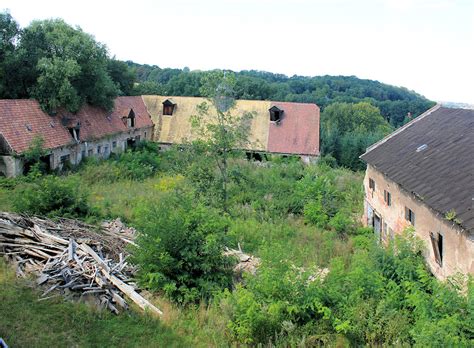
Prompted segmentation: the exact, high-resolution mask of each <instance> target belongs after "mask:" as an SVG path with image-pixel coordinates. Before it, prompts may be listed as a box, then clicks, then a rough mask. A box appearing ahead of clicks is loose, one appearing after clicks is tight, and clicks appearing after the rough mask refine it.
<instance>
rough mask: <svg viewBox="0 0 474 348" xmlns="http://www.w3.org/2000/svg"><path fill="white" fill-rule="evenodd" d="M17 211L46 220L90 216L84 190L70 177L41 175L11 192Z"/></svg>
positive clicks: (90, 211) (90, 212)
mask: <svg viewBox="0 0 474 348" xmlns="http://www.w3.org/2000/svg"><path fill="white" fill-rule="evenodd" d="M12 201H13V207H14V209H15V210H16V211H17V212H22V213H28V214H35V215H46V216H50V217H54V216H65V217H86V216H88V215H91V214H93V212H92V210H91V208H90V207H89V204H88V200H87V191H86V190H85V188H84V187H83V186H82V185H80V184H79V182H78V180H77V179H75V178H72V177H57V176H52V175H48V176H44V177H39V178H37V179H35V180H33V181H32V182H24V183H21V184H19V185H18V186H17V187H15V189H14V190H13V192H12Z"/></svg>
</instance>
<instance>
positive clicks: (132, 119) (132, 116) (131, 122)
mask: <svg viewBox="0 0 474 348" xmlns="http://www.w3.org/2000/svg"><path fill="white" fill-rule="evenodd" d="M127 127H128V128H133V127H135V112H133V110H132V109H130V112H129V113H128V116H127Z"/></svg>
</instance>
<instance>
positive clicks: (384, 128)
mask: <svg viewBox="0 0 474 348" xmlns="http://www.w3.org/2000/svg"><path fill="white" fill-rule="evenodd" d="M391 130H392V127H390V125H389V124H388V123H387V121H386V120H385V119H384V118H383V116H382V115H381V114H380V110H379V109H378V108H377V107H375V106H373V105H372V104H370V103H368V102H360V103H357V104H349V103H334V104H331V105H329V106H328V107H327V108H326V109H324V111H323V113H322V115H321V152H322V153H323V154H324V155H329V156H332V157H334V158H335V159H336V162H337V163H338V164H339V165H342V166H344V167H347V168H351V169H352V170H361V169H364V168H365V163H363V162H362V161H361V160H360V159H359V156H360V155H362V154H363V153H364V152H365V150H366V149H367V147H369V146H370V145H372V144H373V143H375V142H376V141H377V140H379V139H381V138H382V137H383V136H385V135H387V134H388V133H390V131H391Z"/></svg>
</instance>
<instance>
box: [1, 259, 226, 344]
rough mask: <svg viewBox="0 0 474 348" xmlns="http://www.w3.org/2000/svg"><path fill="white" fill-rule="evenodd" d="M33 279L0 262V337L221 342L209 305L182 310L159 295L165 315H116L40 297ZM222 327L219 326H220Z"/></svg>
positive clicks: (83, 341) (217, 320)
mask: <svg viewBox="0 0 474 348" xmlns="http://www.w3.org/2000/svg"><path fill="white" fill-rule="evenodd" d="M30 283H32V282H31V281H28V280H19V279H16V278H15V275H14V273H13V272H12V270H11V268H10V267H9V266H7V265H5V263H4V262H2V261H0V304H1V305H0V337H2V338H3V339H4V340H5V341H6V342H7V344H8V345H9V346H10V347H222V346H224V345H225V342H226V339H225V336H224V332H223V329H224V328H225V322H223V321H222V320H221V319H220V316H219V315H218V313H215V312H213V311H212V310H211V309H207V308H206V307H197V308H192V309H191V308H190V309H187V310H186V311H182V310H180V309H179V308H177V307H176V306H174V305H171V304H170V303H167V302H166V301H164V300H161V301H159V302H158V303H157V305H158V306H160V308H162V309H163V310H164V312H165V317H164V318H162V319H161V320H160V319H156V318H153V317H151V316H148V315H145V314H143V313H139V312H135V311H133V310H132V311H129V312H126V313H122V314H120V315H118V316H116V315H113V314H110V313H109V312H108V311H99V310H97V309H95V308H92V307H90V306H88V305H86V304H80V303H73V302H70V301H67V300H64V299H62V298H60V297H58V298H54V299H47V300H44V301H40V300H39V292H38V291H36V290H33V289H32V288H30V287H29V286H30ZM219 328H220V330H219Z"/></svg>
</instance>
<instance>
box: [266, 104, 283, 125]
mask: <svg viewBox="0 0 474 348" xmlns="http://www.w3.org/2000/svg"><path fill="white" fill-rule="evenodd" d="M268 111H270V121H271V122H276V123H280V122H281V119H282V117H283V110H282V109H280V108H279V107H277V106H272V107H271V108H270V109H269V110H268Z"/></svg>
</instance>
